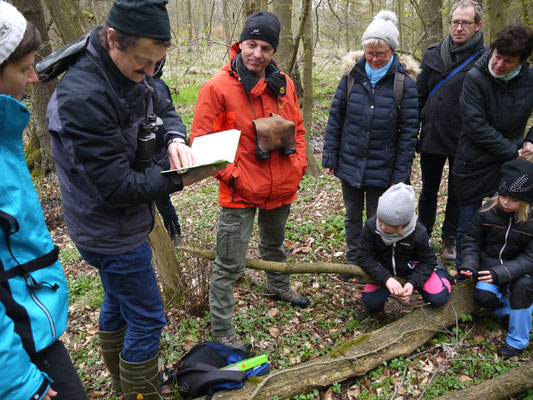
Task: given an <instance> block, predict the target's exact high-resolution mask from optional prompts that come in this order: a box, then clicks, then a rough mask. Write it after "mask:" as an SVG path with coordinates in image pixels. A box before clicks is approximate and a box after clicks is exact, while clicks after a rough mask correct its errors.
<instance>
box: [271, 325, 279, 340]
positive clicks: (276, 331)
mask: <svg viewBox="0 0 533 400" xmlns="http://www.w3.org/2000/svg"><path fill="white" fill-rule="evenodd" d="M268 331H269V332H270V336H272V337H273V338H274V339H277V338H279V333H280V330H279V328H276V327H275V326H273V327H271V328H270V329H269V330H268Z"/></svg>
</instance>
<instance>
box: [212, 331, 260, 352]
mask: <svg viewBox="0 0 533 400" xmlns="http://www.w3.org/2000/svg"><path fill="white" fill-rule="evenodd" d="M213 341H214V342H216V343H220V344H223V345H226V346H230V347H233V348H235V349H237V350H241V351H243V352H245V353H247V352H249V351H250V350H251V349H252V345H251V344H248V343H245V342H243V341H242V340H241V338H240V337H239V335H237V334H236V333H234V334H233V335H230V336H213Z"/></svg>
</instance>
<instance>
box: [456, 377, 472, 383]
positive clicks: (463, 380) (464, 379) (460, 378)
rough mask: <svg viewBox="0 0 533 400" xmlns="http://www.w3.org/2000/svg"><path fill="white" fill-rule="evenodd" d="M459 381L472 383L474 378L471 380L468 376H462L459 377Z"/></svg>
mask: <svg viewBox="0 0 533 400" xmlns="http://www.w3.org/2000/svg"><path fill="white" fill-rule="evenodd" d="M459 380H460V381H461V382H466V381H471V380H472V378H470V377H469V376H468V375H461V376H460V377H459Z"/></svg>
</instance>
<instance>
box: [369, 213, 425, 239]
mask: <svg viewBox="0 0 533 400" xmlns="http://www.w3.org/2000/svg"><path fill="white" fill-rule="evenodd" d="M416 220H417V216H416V214H413V218H411V221H409V223H408V224H407V226H406V227H405V228H403V229H402V230H403V233H404V235H403V236H400V235H398V233H397V232H395V233H385V232H383V230H382V229H381V226H379V220H378V218H377V217H376V230H377V231H378V233H379V235H380V236H381V240H383V243H385V244H386V245H387V246H390V245H392V244H394V243H396V242H399V241H400V240H402V239H404V238H406V237H407V236H409V235H410V234H411V233H413V232H414V230H415V227H416Z"/></svg>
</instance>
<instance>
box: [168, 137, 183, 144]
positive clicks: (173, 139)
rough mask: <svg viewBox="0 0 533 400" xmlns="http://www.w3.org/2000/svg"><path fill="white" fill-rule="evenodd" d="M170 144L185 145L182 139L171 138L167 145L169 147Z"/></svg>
mask: <svg viewBox="0 0 533 400" xmlns="http://www.w3.org/2000/svg"><path fill="white" fill-rule="evenodd" d="M170 143H185V140H184V139H182V138H172V139H170V140H169V141H168V145H170ZM168 145H167V146H168Z"/></svg>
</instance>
